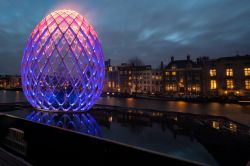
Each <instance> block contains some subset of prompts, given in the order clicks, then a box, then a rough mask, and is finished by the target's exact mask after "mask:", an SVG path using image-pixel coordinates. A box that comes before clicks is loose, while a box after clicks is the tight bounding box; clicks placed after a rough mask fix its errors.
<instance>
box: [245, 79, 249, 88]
mask: <svg viewBox="0 0 250 166" xmlns="http://www.w3.org/2000/svg"><path fill="white" fill-rule="evenodd" d="M245 88H246V89H248V90H249V89H250V80H245Z"/></svg>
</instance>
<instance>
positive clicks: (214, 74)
mask: <svg viewBox="0 0 250 166" xmlns="http://www.w3.org/2000/svg"><path fill="white" fill-rule="evenodd" d="M209 74H210V76H211V77H214V76H216V69H210V71H209Z"/></svg>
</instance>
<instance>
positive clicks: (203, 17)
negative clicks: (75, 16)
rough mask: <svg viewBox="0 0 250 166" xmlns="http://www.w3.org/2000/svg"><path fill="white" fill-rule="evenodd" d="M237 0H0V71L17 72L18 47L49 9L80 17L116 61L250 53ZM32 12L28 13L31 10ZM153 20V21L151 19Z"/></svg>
mask: <svg viewBox="0 0 250 166" xmlns="http://www.w3.org/2000/svg"><path fill="white" fill-rule="evenodd" d="M249 4H250V2H247V1H242V2H241V3H238V2H236V1H220V2H219V1H215V0H213V1H209V2H200V1H195V0H194V1H188V2H181V3H180V2H176V1H168V2H165V1H157V2H152V1H136V2H134V1H133V2H132V1H128V2H123V1H108V2H107V1H106V2H104V1H83V2H81V1H73V2H70V3H68V2H65V1H63V2H62V1H54V2H50V1H42V2H32V1H28V0H27V1H24V2H23V3H19V2H18V1H15V2H14V3H13V2H9V1H2V2H1V7H0V9H1V16H0V23H1V26H0V44H1V48H2V49H1V50H0V71H1V72H0V74H19V69H20V63H21V57H22V54H23V48H24V46H25V43H26V41H27V38H28V36H29V33H30V32H31V30H32V29H33V28H34V26H35V25H36V24H37V23H39V20H41V19H42V18H44V17H45V16H46V15H47V14H48V13H49V12H51V11H53V10H56V9H59V8H65V6H67V8H72V9H73V10H76V11H78V12H79V13H81V14H82V15H84V16H85V17H86V18H87V19H88V20H89V22H90V23H91V24H93V26H94V27H96V31H97V33H98V35H99V37H100V40H101V42H102V44H103V49H104V54H105V58H106V59H109V58H110V59H112V63H113V64H115V65H118V64H120V63H122V62H127V61H128V60H129V59H130V58H132V57H135V56H137V57H138V58H140V59H142V60H143V61H144V63H145V64H151V65H152V66H153V67H157V66H159V63H160V61H163V62H164V63H165V64H167V63H168V62H169V61H170V57H171V56H175V58H176V59H183V58H185V57H186V55H187V54H188V53H189V54H190V55H191V56H192V58H193V59H195V58H197V57H199V56H209V57H210V58H217V57H223V56H234V55H236V54H237V53H239V54H240V55H245V54H249V53H250V48H249V44H250V42H249V37H250V28H249V25H248V15H249V14H250V10H249V9H248V6H249ZM31 13H32V14H31ZM156 18H157V19H156Z"/></svg>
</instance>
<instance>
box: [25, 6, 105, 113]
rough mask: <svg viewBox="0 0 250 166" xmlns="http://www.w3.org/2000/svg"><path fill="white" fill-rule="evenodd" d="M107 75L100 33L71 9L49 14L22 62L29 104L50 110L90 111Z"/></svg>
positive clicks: (34, 32) (34, 31)
mask: <svg viewBox="0 0 250 166" xmlns="http://www.w3.org/2000/svg"><path fill="white" fill-rule="evenodd" d="M104 75H105V65H104V55H103V51H102V48H101V44H100V41H99V39H98V36H97V33H96V32H95V31H94V29H93V28H92V26H91V25H90V24H89V23H88V22H87V20H86V19H85V18H84V17H83V16H81V15H80V14H79V13H77V12H75V11H72V10H58V11H55V12H52V13H51V14H49V15H48V16H46V17H45V18H44V19H43V20H42V21H41V22H40V23H39V24H38V25H37V26H36V27H35V29H34V30H33V31H32V33H31V35H30V37H29V39H28V41H27V43H26V47H25V50H24V54H23V58H22V63H21V77H22V87H23V91H24V94H25V96H26V98H27V99H28V101H29V103H30V104H31V105H32V106H33V107H35V108H38V109H43V110H50V111H65V112H66V111H85V110H89V109H90V108H91V107H92V106H93V105H94V104H95V102H96V100H97V99H98V97H99V96H100V94H101V92H102V88H103V81H104Z"/></svg>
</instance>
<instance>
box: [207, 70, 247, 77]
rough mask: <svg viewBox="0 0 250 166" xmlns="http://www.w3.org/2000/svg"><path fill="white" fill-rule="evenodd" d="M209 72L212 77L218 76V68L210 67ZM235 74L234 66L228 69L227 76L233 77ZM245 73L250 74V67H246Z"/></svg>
mask: <svg viewBox="0 0 250 166" xmlns="http://www.w3.org/2000/svg"><path fill="white" fill-rule="evenodd" d="M209 74H210V76H211V77H214V76H216V69H210V71H209ZM233 75H234V72H233V69H232V68H228V69H226V76H229V77H232V76H233ZM244 75H245V76H250V68H244Z"/></svg>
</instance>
